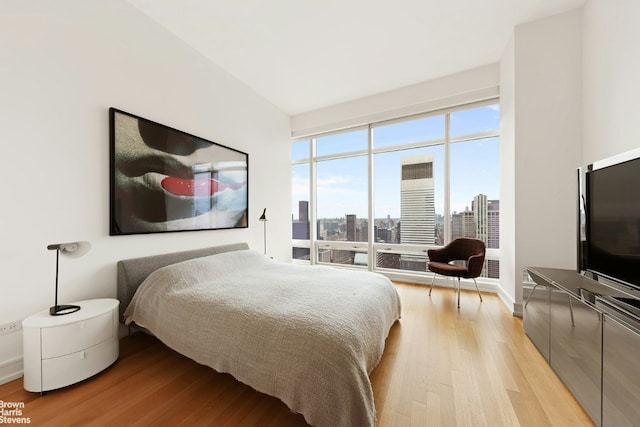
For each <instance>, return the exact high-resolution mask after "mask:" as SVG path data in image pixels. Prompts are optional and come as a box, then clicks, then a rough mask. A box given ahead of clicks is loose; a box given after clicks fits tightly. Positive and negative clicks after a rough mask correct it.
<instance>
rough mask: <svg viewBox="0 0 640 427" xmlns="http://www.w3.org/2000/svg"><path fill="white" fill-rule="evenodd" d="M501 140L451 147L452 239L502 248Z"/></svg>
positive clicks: (474, 142) (478, 141)
mask: <svg viewBox="0 0 640 427" xmlns="http://www.w3.org/2000/svg"><path fill="white" fill-rule="evenodd" d="M499 149H500V146H499V138H497V137H494V138H484V139H476V140H472V141H465V142H458V143H455V144H452V145H451V152H450V154H451V181H450V183H451V238H452V239H455V238H457V237H471V238H476V239H480V240H482V241H484V242H485V244H486V245H487V247H489V248H498V247H499V239H500V225H499V224H500V194H499V188H500V159H499Z"/></svg>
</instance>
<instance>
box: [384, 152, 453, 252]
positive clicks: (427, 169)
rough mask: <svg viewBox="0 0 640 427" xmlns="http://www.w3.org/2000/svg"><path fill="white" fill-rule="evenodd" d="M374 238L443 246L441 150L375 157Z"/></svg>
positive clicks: (442, 160) (387, 241)
mask: <svg viewBox="0 0 640 427" xmlns="http://www.w3.org/2000/svg"><path fill="white" fill-rule="evenodd" d="M374 171H375V173H374V189H375V206H374V218H375V228H374V230H375V238H376V241H377V242H385V243H418V244H430V245H433V244H437V245H442V244H443V241H444V220H443V218H444V146H443V145H434V146H431V147H425V148H416V149H411V150H399V151H393V152H389V153H379V154H375V155H374Z"/></svg>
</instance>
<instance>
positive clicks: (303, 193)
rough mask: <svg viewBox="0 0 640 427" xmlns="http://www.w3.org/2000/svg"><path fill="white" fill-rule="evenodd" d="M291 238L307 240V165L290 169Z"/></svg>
mask: <svg viewBox="0 0 640 427" xmlns="http://www.w3.org/2000/svg"><path fill="white" fill-rule="evenodd" d="M291 182H292V192H291V194H292V200H291V211H292V212H293V214H292V216H291V218H292V231H293V233H292V236H293V238H294V239H300V240H309V199H310V197H309V163H305V164H301V165H294V166H292V167H291Z"/></svg>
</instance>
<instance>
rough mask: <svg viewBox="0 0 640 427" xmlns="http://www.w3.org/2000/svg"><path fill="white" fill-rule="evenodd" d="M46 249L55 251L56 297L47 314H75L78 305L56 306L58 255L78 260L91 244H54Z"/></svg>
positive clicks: (78, 307) (78, 308)
mask: <svg viewBox="0 0 640 427" xmlns="http://www.w3.org/2000/svg"><path fill="white" fill-rule="evenodd" d="M47 249H49V250H50V251H56V297H55V303H54V305H53V307H51V308H49V314H50V315H52V316H62V315H63V314H70V313H75V312H76V311H78V310H80V306H79V305H69V304H65V305H58V264H59V260H60V253H62V254H63V255H65V256H67V257H69V258H80V257H81V256H82V255H84V254H86V253H87V252H89V249H91V244H90V243H89V242H71V243H54V244H52V245H49V246H47Z"/></svg>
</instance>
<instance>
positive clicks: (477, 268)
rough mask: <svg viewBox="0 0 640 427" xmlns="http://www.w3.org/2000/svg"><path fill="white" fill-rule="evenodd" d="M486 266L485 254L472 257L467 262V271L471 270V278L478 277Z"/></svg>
mask: <svg viewBox="0 0 640 427" xmlns="http://www.w3.org/2000/svg"><path fill="white" fill-rule="evenodd" d="M483 265H484V254H478V255H471V256H470V257H469V259H468V260H467V269H468V270H469V276H471V277H478V276H480V274H481V273H482V267H483Z"/></svg>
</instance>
